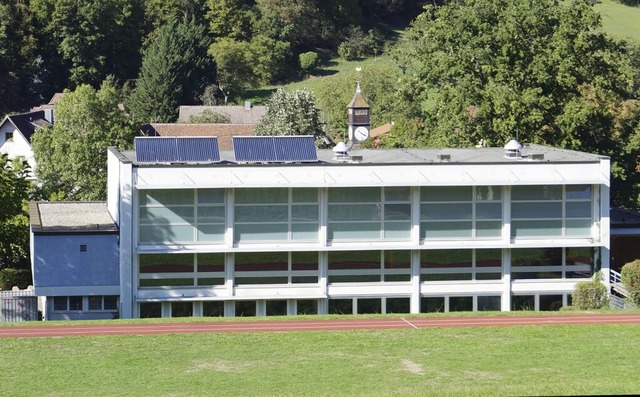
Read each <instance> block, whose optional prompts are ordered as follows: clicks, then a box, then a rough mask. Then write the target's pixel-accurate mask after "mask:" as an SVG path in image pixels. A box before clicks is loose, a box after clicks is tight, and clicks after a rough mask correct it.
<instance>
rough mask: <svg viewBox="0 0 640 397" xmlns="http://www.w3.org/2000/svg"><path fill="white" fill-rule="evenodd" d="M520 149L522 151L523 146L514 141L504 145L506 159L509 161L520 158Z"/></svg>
mask: <svg viewBox="0 0 640 397" xmlns="http://www.w3.org/2000/svg"><path fill="white" fill-rule="evenodd" d="M520 149H522V145H521V144H519V143H518V141H516V140H515V139H512V140H510V141H509V142H507V144H506V145H504V157H506V158H509V159H517V158H520Z"/></svg>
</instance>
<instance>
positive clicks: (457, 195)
mask: <svg viewBox="0 0 640 397" xmlns="http://www.w3.org/2000/svg"><path fill="white" fill-rule="evenodd" d="M471 198H472V187H471V186H447V187H432V188H422V189H421V190H420V201H471Z"/></svg>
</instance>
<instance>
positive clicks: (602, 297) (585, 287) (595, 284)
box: [571, 272, 609, 310]
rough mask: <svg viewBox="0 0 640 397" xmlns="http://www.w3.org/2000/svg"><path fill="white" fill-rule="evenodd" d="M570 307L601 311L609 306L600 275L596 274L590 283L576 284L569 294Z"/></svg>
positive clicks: (605, 288)
mask: <svg viewBox="0 0 640 397" xmlns="http://www.w3.org/2000/svg"><path fill="white" fill-rule="evenodd" d="M571 300H572V305H573V306H575V307H576V308H577V309H580V310H592V309H602V308H606V307H608V306H609V291H607V287H606V286H605V285H604V284H603V283H602V274H601V273H600V272H597V273H596V274H594V275H593V279H592V280H591V281H581V282H579V283H577V284H576V286H575V288H574V289H573V294H571Z"/></svg>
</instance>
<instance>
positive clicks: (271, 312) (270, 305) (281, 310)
mask: <svg viewBox="0 0 640 397" xmlns="http://www.w3.org/2000/svg"><path fill="white" fill-rule="evenodd" d="M265 306H266V309H267V316H286V315H287V301H286V300H273V301H272V300H269V301H267V302H266V305H265Z"/></svg>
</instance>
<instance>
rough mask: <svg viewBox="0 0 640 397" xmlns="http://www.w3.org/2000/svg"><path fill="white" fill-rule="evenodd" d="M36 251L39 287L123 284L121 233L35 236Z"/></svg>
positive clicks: (34, 272) (34, 248)
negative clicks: (120, 248)
mask: <svg viewBox="0 0 640 397" xmlns="http://www.w3.org/2000/svg"><path fill="white" fill-rule="evenodd" d="M81 245H86V246H87V250H86V251H84V252H83V251H80V246H81ZM33 254H34V259H33V261H34V263H33V282H34V287H36V288H37V287H58V286H64V287H81V286H113V285H119V284H120V272H119V261H118V235H117V234H63V235H52V234H44V235H42V234H41V235H34V236H33Z"/></svg>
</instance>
